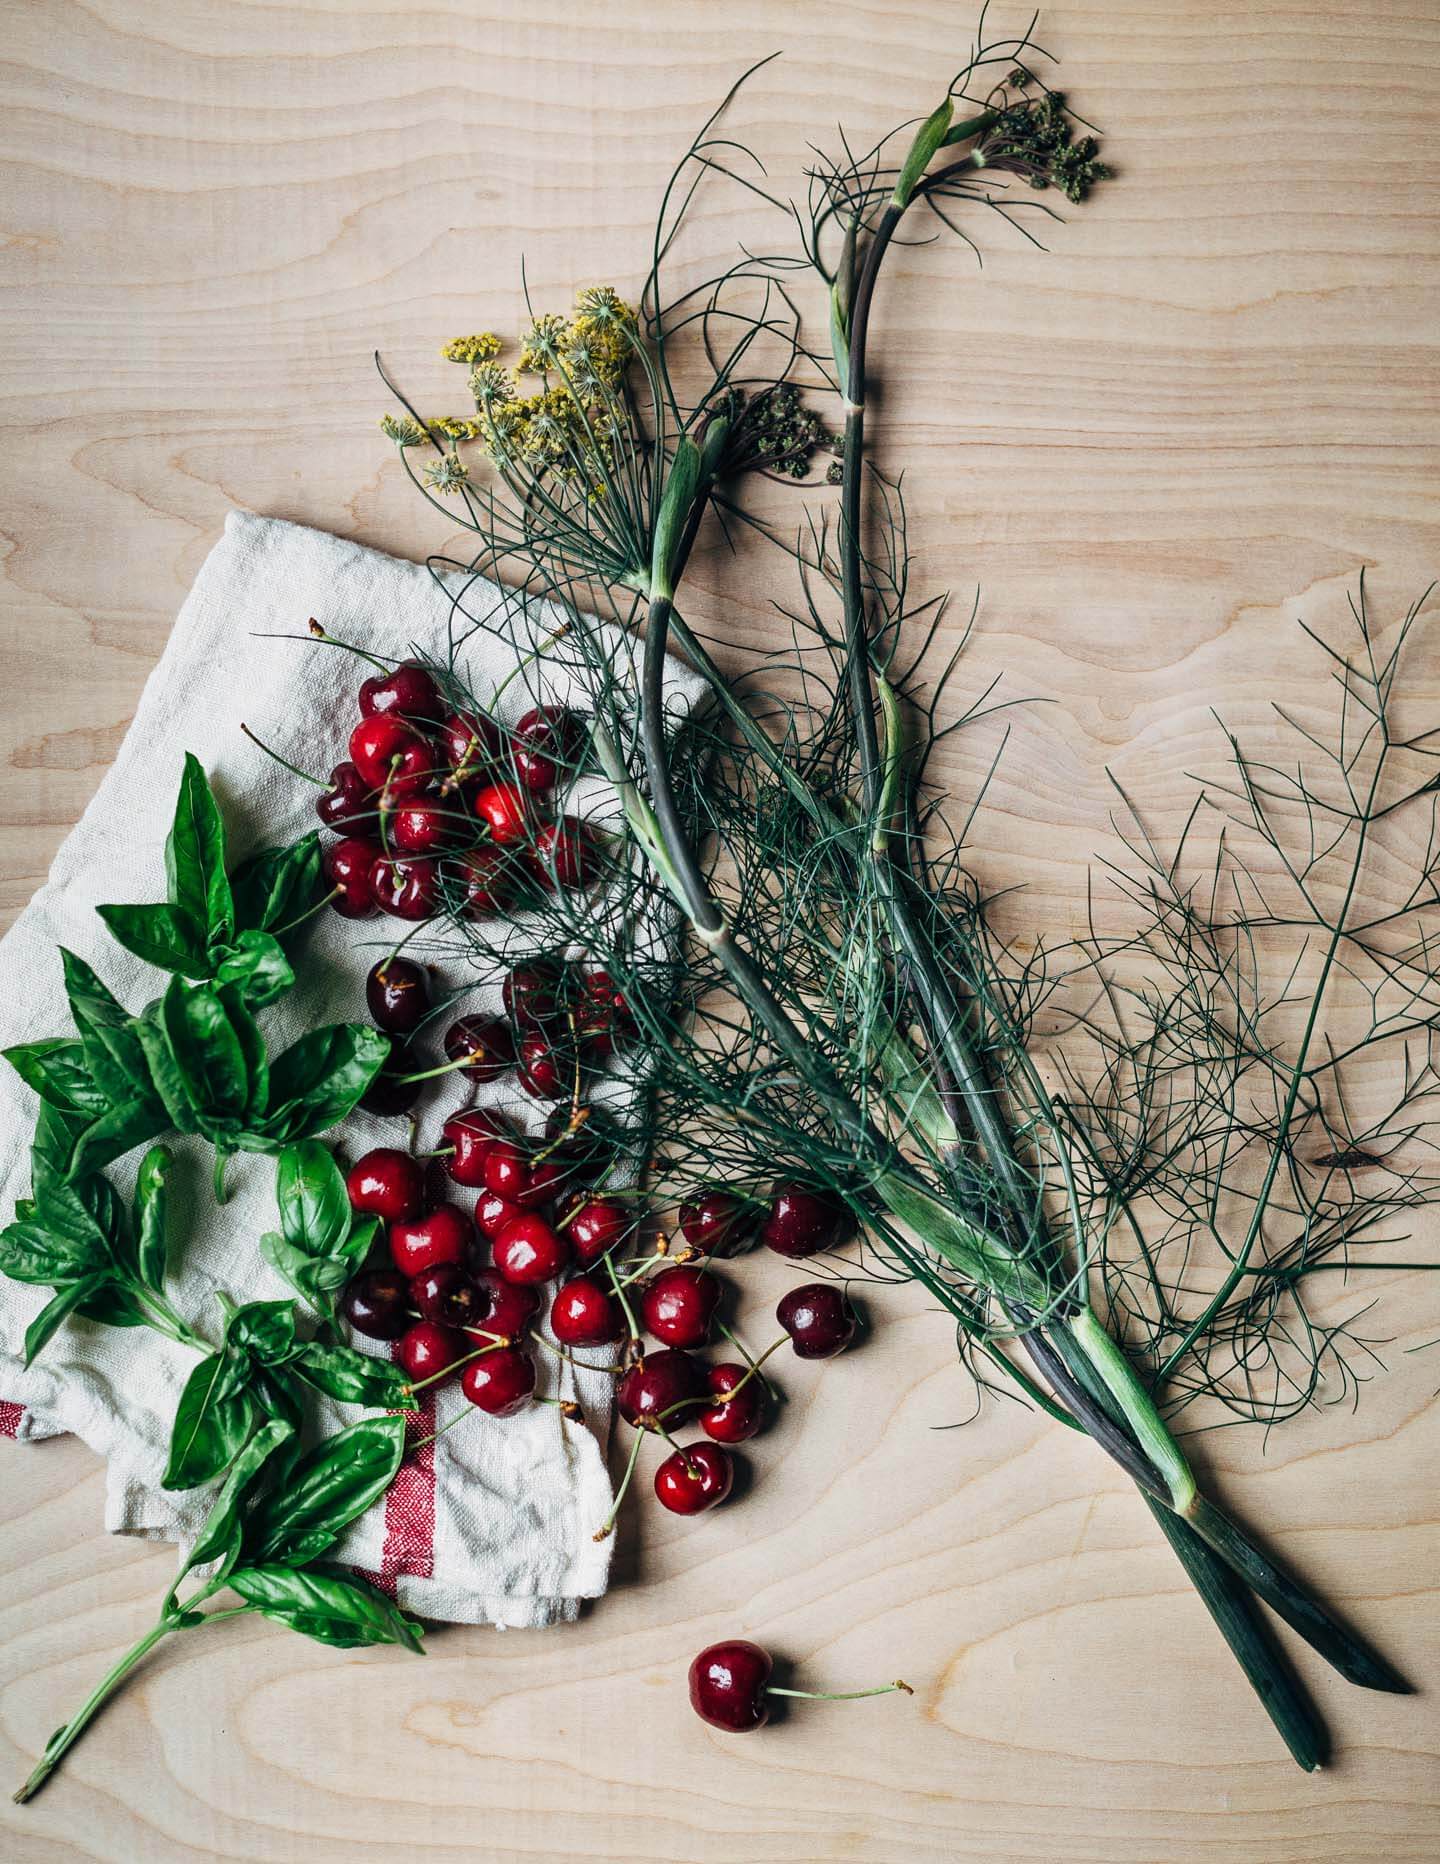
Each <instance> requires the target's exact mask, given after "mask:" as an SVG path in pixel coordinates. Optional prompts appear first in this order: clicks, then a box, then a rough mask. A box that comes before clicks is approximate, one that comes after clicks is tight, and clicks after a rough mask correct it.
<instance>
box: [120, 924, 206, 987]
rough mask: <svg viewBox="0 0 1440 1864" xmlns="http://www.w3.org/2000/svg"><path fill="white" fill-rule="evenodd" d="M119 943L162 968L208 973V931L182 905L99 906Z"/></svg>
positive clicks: (188, 974)
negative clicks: (206, 944) (206, 937)
mask: <svg viewBox="0 0 1440 1864" xmlns="http://www.w3.org/2000/svg"><path fill="white" fill-rule="evenodd" d="M95 910H96V912H97V913H99V915H100V917H101V918H102V919H103V920H104V922H105V929H106V931H108V932H109V934H110V936H111V938H113V939H114V940H115V942H116V944H117V945H123V946H124V947H125V949H126V951H133V952H134V954H135V956H136V957H137V958H143V959H144V960H145V962H146V963H147V964H153V965H154V966H155V967H156V969H157V970H160V971H179V972H180V973H181V975H182V976H185V977H208V976H209V975H210V960H209V958H208V957H207V956H206V952H205V931H204V927H203V926H202V925H201V924H200V923H199V921H198V920H196V919H192V918H191V916H190V914H189V913H187V912H186V911H185V910H184V908H183V907H179V906H97V907H96V908H95Z"/></svg>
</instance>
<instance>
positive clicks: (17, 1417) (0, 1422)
mask: <svg viewBox="0 0 1440 1864" xmlns="http://www.w3.org/2000/svg"><path fill="white" fill-rule="evenodd" d="M24 1422H25V1407H24V1405H23V1404H7V1403H6V1402H5V1401H4V1400H3V1399H0V1437H18V1436H19V1434H20V1426H21V1425H22V1424H23V1423H24Z"/></svg>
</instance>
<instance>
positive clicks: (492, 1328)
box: [471, 1269, 540, 1340]
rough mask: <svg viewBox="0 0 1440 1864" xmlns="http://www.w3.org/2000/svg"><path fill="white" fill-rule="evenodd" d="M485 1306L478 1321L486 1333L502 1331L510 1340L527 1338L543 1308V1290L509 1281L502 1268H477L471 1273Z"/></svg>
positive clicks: (477, 1326)
mask: <svg viewBox="0 0 1440 1864" xmlns="http://www.w3.org/2000/svg"><path fill="white" fill-rule="evenodd" d="M471 1280H472V1281H473V1282H474V1284H475V1291H476V1293H477V1294H478V1295H479V1297H480V1305H481V1308H482V1309H483V1312H482V1313H481V1316H480V1318H479V1319H478V1320H477V1321H476V1322H475V1323H474V1325H475V1327H476V1328H478V1329H479V1330H480V1331H481V1332H482V1333H500V1334H503V1335H504V1336H505V1338H506V1339H507V1340H519V1339H523V1338H524V1336H525V1333H526V1330H527V1329H528V1328H529V1326H530V1324H531V1322H532V1321H533V1320H534V1319H535V1317H536V1315H537V1314H538V1313H539V1312H540V1290H539V1289H538V1288H531V1287H525V1286H523V1285H522V1284H521V1283H520V1282H508V1281H506V1279H505V1277H504V1276H503V1275H502V1274H501V1273H500V1271H499V1269H477V1270H476V1271H475V1272H474V1274H473V1275H472V1276H471Z"/></svg>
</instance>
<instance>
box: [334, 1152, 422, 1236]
mask: <svg viewBox="0 0 1440 1864" xmlns="http://www.w3.org/2000/svg"><path fill="white" fill-rule="evenodd" d="M345 1189H346V1191H347V1192H348V1193H349V1196H350V1207H351V1209H352V1210H359V1211H363V1212H364V1213H365V1215H366V1216H367V1217H381V1218H383V1219H384V1221H385V1222H386V1223H405V1222H408V1221H409V1219H410V1218H412V1217H418V1216H419V1215H420V1211H421V1209H422V1207H423V1205H424V1202H425V1174H424V1173H423V1172H422V1171H421V1169H420V1161H419V1160H418V1159H415V1158H412V1157H411V1156H410V1154H409V1153H408V1152H400V1151H398V1150H397V1149H396V1148H395V1147H394V1146H376V1148H375V1150H374V1151H373V1152H367V1153H366V1154H365V1155H364V1157H363V1158H358V1159H356V1161H355V1163H354V1164H353V1165H352V1166H351V1167H350V1170H349V1172H348V1173H347V1174H346V1177H345Z"/></svg>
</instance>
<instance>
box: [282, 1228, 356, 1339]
mask: <svg viewBox="0 0 1440 1864" xmlns="http://www.w3.org/2000/svg"><path fill="white" fill-rule="evenodd" d="M260 1254H261V1255H262V1256H263V1258H264V1259H265V1261H267V1262H268V1263H269V1264H270V1266H271V1268H272V1269H274V1270H275V1272H276V1274H277V1275H283V1276H284V1278H285V1280H286V1281H287V1282H289V1284H290V1286H291V1287H292V1288H293V1289H294V1290H295V1292H296V1293H297V1294H300V1295H303V1296H304V1297H305V1299H306V1300H307V1301H308V1302H309V1303H310V1305H311V1307H313V1308H314V1309H315V1311H316V1313H317V1314H323V1315H325V1316H326V1317H327V1318H333V1316H334V1313H335V1296H336V1295H337V1294H338V1293H339V1291H340V1290H341V1289H342V1288H343V1287H344V1286H345V1284H346V1282H347V1281H349V1279H350V1275H351V1268H350V1263H349V1261H348V1259H347V1258H346V1257H344V1256H307V1255H306V1253H305V1251H304V1250H303V1249H297V1248H296V1247H295V1246H294V1244H293V1243H287V1242H286V1241H285V1238H284V1237H283V1236H281V1235H280V1234H279V1233H278V1232H277V1231H275V1230H266V1232H265V1233H264V1235H263V1236H262V1237H261V1238H260Z"/></svg>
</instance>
